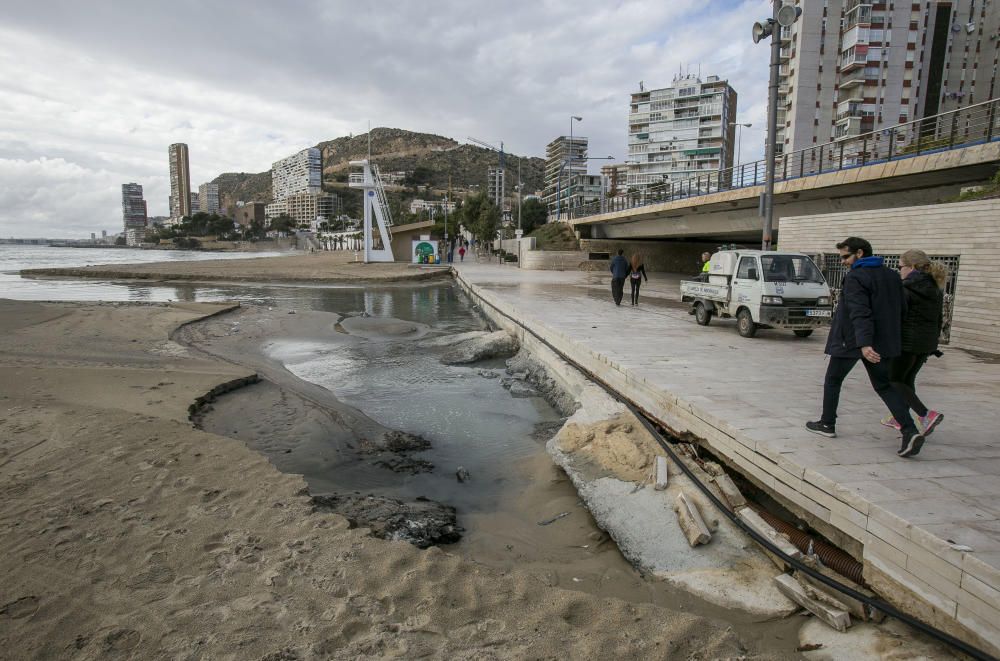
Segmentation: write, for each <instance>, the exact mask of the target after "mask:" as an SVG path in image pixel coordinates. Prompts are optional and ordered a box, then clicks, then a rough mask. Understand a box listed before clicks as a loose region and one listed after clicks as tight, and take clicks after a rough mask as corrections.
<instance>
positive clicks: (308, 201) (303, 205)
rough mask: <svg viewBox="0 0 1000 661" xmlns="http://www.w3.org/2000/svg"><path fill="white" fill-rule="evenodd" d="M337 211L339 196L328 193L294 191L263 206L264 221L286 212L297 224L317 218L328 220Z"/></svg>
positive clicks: (305, 223) (331, 218) (310, 221)
mask: <svg viewBox="0 0 1000 661" xmlns="http://www.w3.org/2000/svg"><path fill="white" fill-rule="evenodd" d="M339 213H340V198H339V197H338V196H336V195H329V194H318V195H317V194H314V193H296V194H294V195H289V196H287V197H285V198H283V199H281V200H278V201H275V202H271V203H270V204H268V205H266V206H265V207H264V217H265V219H266V220H265V222H270V221H272V220H274V219H275V218H277V217H278V216H281V215H286V214H287V215H288V216H291V217H292V218H293V219H294V220H295V223H296V224H297V225H311V224H312V223H313V222H314V221H316V220H317V219H319V220H320V222H322V221H330V220H333V219H334V218H335V217H336V216H337V215H338V214H339Z"/></svg>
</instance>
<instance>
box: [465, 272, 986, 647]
mask: <svg viewBox="0 0 1000 661" xmlns="http://www.w3.org/2000/svg"><path fill="white" fill-rule="evenodd" d="M466 287H467V288H468V289H469V292H470V294H471V295H472V296H473V297H475V298H477V299H479V301H480V305H481V306H482V305H483V304H487V305H489V306H490V308H492V309H493V310H494V311H495V312H496V313H497V314H499V315H501V316H503V317H505V318H506V319H508V320H510V321H511V322H512V323H514V324H515V325H516V326H518V327H519V328H521V329H523V330H524V332H526V333H529V334H530V335H532V336H533V337H534V338H535V339H536V340H538V341H539V342H540V343H542V345H544V346H545V347H547V348H548V349H549V350H551V351H552V352H553V353H555V354H556V355H557V356H559V358H561V359H562V360H564V361H566V362H567V363H568V364H569V365H571V366H572V367H573V368H574V369H576V370H577V371H579V372H580V373H581V374H583V375H584V376H586V377H587V379H589V380H590V381H593V382H594V383H596V384H597V385H598V386H600V387H601V388H602V389H603V390H604V391H605V392H606V393H607V394H608V395H609V396H610V397H611V398H612V399H614V400H616V401H618V402H620V403H622V404H623V405H624V406H625V408H627V409H628V410H629V411H630V412H631V413H632V414H633V415H634V416H635V417H636V418H637V419H638V420H639V422H640V423H642V425H643V427H645V429H646V431H648V432H649V433H650V435H651V436H652V437H653V438H654V439H655V440H656V442H657V443H658V444H659V445H660V447H662V448H663V450H664V451H665V452H666V453H667V455H668V456H669V457H670V459H671V460H672V461H673V462H674V463H675V464H677V466H679V467H680V469H681V471H682V472H683V473H684V475H686V476H687V478H688V479H690V480H691V481H692V482H693V483H694V484H695V486H697V487H698V490H699V491H701V492H702V493H703V494H704V495H705V497H706V498H708V499H709V501H710V502H711V503H712V504H713V505H714V506H715V507H716V509H718V510H719V511H720V512H722V514H723V515H724V516H725V517H726V518H728V519H729V520H730V521H731V522H733V523H734V524H735V525H736V527H738V528H739V529H741V530H742V531H743V532H745V533H746V534H747V535H749V536H750V538H751V539H753V540H754V541H755V542H757V543H758V544H760V545H761V546H763V547H764V548H766V549H767V550H768V551H770V552H771V553H773V554H774V555H776V556H778V557H779V558H781V559H782V560H783V561H784V562H785V563H786V564H788V565H790V566H791V567H794V568H795V569H796V570H798V571H801V572H803V573H804V574H808V575H809V576H811V577H812V578H814V579H816V580H817V581H819V582H820V583H823V584H824V585H826V586H828V587H831V588H833V589H834V590H837V591H838V592H840V593H841V594H845V595H847V596H849V597H851V598H852V599H856V600H857V601H860V602H862V603H864V604H866V605H868V606H870V607H872V608H874V609H875V610H878V611H881V612H882V613H884V614H886V615H888V616H890V617H894V618H896V619H897V620H900V621H901V622H905V623H906V624H909V625H910V626H912V627H914V628H915V629H919V630H920V631H922V632H924V633H925V634H927V635H928V636H930V637H931V638H934V639H936V640H939V641H941V642H942V643H945V644H947V645H950V646H951V647H953V648H955V649H957V650H959V651H960V652H962V653H963V654H967V655H968V656H970V657H972V658H973V659H977V660H979V661H998V660H997V658H996V657H994V656H991V655H989V654H987V653H986V652H984V651H983V650H980V649H979V648H977V647H974V646H973V645H970V644H969V643H966V642H965V641H963V640H959V639H958V638H956V637H955V636H952V635H951V634H949V633H946V632H944V631H941V630H940V629H938V628H936V627H934V626H932V625H930V624H927V623H925V622H923V621H921V620H918V619H917V618H916V617H914V616H912V615H909V614H907V613H904V612H903V611H901V610H899V609H897V608H895V607H894V606H892V605H891V604H889V603H888V602H886V601H883V600H882V599H879V598H873V597H869V596H868V595H866V594H863V593H861V592H858V591H857V590H855V589H854V588H852V587H850V586H849V585H844V584H843V583H840V582H839V581H836V580H834V579H832V578H830V577H829V576H827V575H826V574H823V573H822V572H819V571H816V570H815V569H813V568H812V567H810V566H808V565H807V564H805V563H803V562H802V561H801V560H799V559H798V558H793V557H791V556H789V555H787V554H786V553H785V552H784V551H782V550H781V549H780V548H778V547H777V546H776V545H775V544H774V543H773V542H772V541H771V540H770V539H768V538H767V537H766V536H764V535H762V534H761V533H759V532H757V531H756V530H755V529H753V528H752V527H750V526H748V525H747V524H746V523H744V521H743V520H742V519H740V518H739V517H738V516H736V514H735V513H734V512H731V511H730V510H729V508H728V507H726V506H725V505H724V504H723V503H722V501H720V500H719V498H718V497H717V496H716V495H715V494H714V493H713V492H712V490H711V489H709V488H708V486H707V485H706V484H705V483H703V482H702V481H701V480H700V479H699V478H698V476H696V475H695V474H694V472H693V471H692V470H691V469H690V468H689V467H688V466H687V464H685V463H684V462H683V461H681V458H680V457H679V456H678V455H677V454H676V453H675V452H674V450H673V448H671V447H670V443H669V442H668V441H667V440H666V439H665V438H664V435H663V434H662V433H661V431H660V429H659V428H658V424H654V420H655V418H653V417H652V416H651V415H650V414H648V413H646V412H645V411H644V410H643V409H642V408H641V407H639V406H638V405H637V404H635V403H634V402H633V401H632V400H630V399H629V398H627V397H625V396H624V395H622V394H621V393H619V392H618V391H617V390H615V389H614V388H612V387H611V386H609V385H608V384H607V383H605V382H604V381H603V380H602V379H601V378H600V377H598V376H597V375H596V374H594V373H593V372H591V371H590V370H588V369H587V368H585V367H583V366H582V365H580V364H579V363H578V362H576V361H575V360H573V359H572V358H570V357H569V356H567V355H566V354H565V353H564V352H563V351H561V350H559V349H557V348H556V347H554V346H553V345H552V344H551V343H550V342H549V341H548V340H546V339H545V338H543V337H542V336H541V335H539V334H538V333H537V332H535V331H534V330H533V329H531V328H528V327H527V326H525V325H524V324H522V323H521V322H520V321H518V320H517V319H515V318H514V317H512V316H511V315H509V314H507V313H506V312H504V311H503V310H500V309H499V308H498V307H496V306H495V305H493V304H489V303H486V301H485V299H484V298H483V297H482V296H480V295H478V294H475V293H474V292H472V287H471V286H470V285H468V283H466Z"/></svg>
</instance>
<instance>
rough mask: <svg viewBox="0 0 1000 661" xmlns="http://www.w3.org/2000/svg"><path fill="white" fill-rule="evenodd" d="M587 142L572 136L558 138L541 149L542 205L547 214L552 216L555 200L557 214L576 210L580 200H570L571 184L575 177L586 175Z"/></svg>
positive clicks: (571, 194) (571, 196)
mask: <svg viewBox="0 0 1000 661" xmlns="http://www.w3.org/2000/svg"><path fill="white" fill-rule="evenodd" d="M589 144H590V140H589V139H588V138H585V137H583V136H580V135H574V136H573V137H572V140H571V139H570V136H568V135H561V136H559V137H558V138H556V139H555V140H553V141H552V142H550V143H549V144H548V145H546V146H545V189H544V190H543V192H542V201H543V202H544V203H545V204H546V205H547V206H548V208H549V213H555V210H556V206H557V200H558V201H559V204H558V206H559V210H560V214H562V213H566V211H567V209H568V208H569V207H570V206H572V207H576V206H579V203H580V200H579V199H577V198H574V197H573V187H572V185H571V183H570V182H571V181H574V180H575V177H576V176H577V175H586V174H587V147H588V145H589Z"/></svg>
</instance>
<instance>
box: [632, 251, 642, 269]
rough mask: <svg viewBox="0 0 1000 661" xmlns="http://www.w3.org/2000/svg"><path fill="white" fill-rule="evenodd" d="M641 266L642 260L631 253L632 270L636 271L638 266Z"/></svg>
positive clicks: (636, 254)
mask: <svg viewBox="0 0 1000 661" xmlns="http://www.w3.org/2000/svg"><path fill="white" fill-rule="evenodd" d="M640 264H642V259H641V258H640V257H639V253H633V255H632V268H634V269H637V268H639V265H640Z"/></svg>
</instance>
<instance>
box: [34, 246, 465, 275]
mask: <svg viewBox="0 0 1000 661" xmlns="http://www.w3.org/2000/svg"><path fill="white" fill-rule="evenodd" d="M449 271H450V269H446V268H430V269H420V268H417V267H415V266H412V265H410V264H407V263H405V262H394V263H384V264H378V263H375V264H364V263H362V262H359V261H356V260H355V254H354V253H353V252H346V251H339V252H338V251H330V252H316V253H295V254H292V255H289V256H287V257H256V258H251V259H217V260H215V259H213V260H205V261H200V262H153V263H149V264H104V265H96V266H81V267H71V268H44V269H28V270H24V271H22V272H21V274H22V275H24V276H28V277H66V276H70V277H79V278H101V279H105V280H129V279H135V280H159V281H167V280H193V281H202V282H331V283H332V282H361V281H364V282H402V281H414V280H432V279H438V278H446V277H448V275H449Z"/></svg>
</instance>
